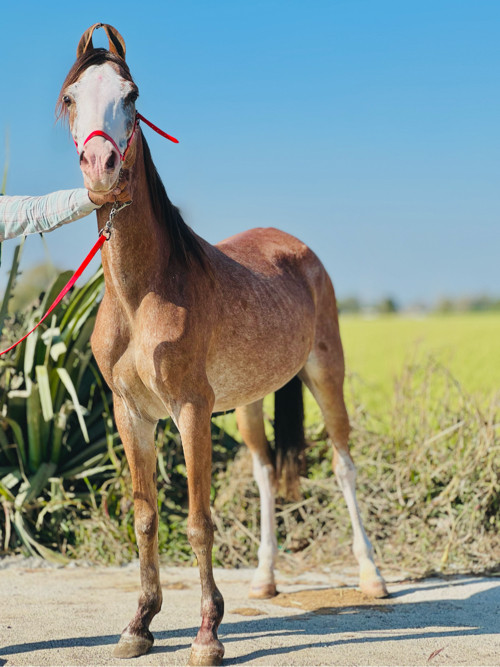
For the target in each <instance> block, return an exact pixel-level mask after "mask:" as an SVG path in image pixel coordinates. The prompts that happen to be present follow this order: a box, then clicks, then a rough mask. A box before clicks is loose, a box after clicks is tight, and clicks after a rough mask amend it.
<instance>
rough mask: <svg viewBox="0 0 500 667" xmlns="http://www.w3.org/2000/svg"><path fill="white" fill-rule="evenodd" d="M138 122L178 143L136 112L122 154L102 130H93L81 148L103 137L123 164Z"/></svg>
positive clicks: (114, 142) (113, 141) (111, 138)
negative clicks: (132, 126) (115, 151)
mask: <svg viewBox="0 0 500 667" xmlns="http://www.w3.org/2000/svg"><path fill="white" fill-rule="evenodd" d="M140 120H143V121H144V122H145V123H146V125H149V127H150V128H151V129H152V130H154V131H155V132H156V133H157V134H159V135H161V136H162V137H165V139H169V140H170V141H173V142H174V144H178V143H179V141H178V140H177V139H176V138H175V137H172V136H171V135H170V134H167V133H166V132H164V131H163V130H160V128H159V127H156V125H153V123H152V122H151V121H150V120H148V119H147V118H144V116H143V115H142V114H140V113H139V112H138V111H136V113H135V123H134V129H133V130H132V133H131V135H130V137H129V138H128V139H127V145H126V147H125V150H124V151H123V153H122V152H121V150H120V149H119V148H118V144H117V143H116V141H115V140H114V139H113V137H110V136H109V134H107V133H106V132H103V131H102V130H94V132H91V133H90V134H89V136H88V137H87V138H86V139H85V141H84V142H83V147H84V148H85V144H87V142H89V141H90V140H91V139H92V137H104V138H105V139H107V140H108V141H110V142H111V143H112V144H113V146H114V147H115V148H116V150H117V152H118V155H119V156H120V160H121V161H122V162H123V161H124V160H125V156H126V155H127V152H128V149H129V148H130V144H131V143H132V139H133V138H134V134H135V131H136V130H137V128H138V126H139V121H140ZM73 141H74V142H75V146H76V151H77V153H78V154H79V151H78V144H77V143H76V141H75V139H73Z"/></svg>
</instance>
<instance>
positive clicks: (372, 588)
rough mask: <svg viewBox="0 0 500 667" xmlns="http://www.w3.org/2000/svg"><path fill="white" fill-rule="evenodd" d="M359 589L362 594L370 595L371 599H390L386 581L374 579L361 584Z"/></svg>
mask: <svg viewBox="0 0 500 667" xmlns="http://www.w3.org/2000/svg"><path fill="white" fill-rule="evenodd" d="M359 587H360V588H361V592H362V593H364V594H365V595H369V596H370V597H371V598H387V597H389V592H388V590H387V586H386V585H385V581H384V580H383V579H382V578H380V579H372V580H370V581H362V582H360V585H359Z"/></svg>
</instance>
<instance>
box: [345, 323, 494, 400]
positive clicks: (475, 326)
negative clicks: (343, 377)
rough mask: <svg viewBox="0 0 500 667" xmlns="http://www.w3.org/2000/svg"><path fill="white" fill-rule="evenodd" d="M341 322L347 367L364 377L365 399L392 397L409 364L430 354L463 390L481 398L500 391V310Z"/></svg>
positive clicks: (350, 372) (428, 356) (420, 360)
mask: <svg viewBox="0 0 500 667" xmlns="http://www.w3.org/2000/svg"><path fill="white" fill-rule="evenodd" d="M340 327H341V334H342V341H343V345H344V351H345V358H346V368H347V372H348V374H355V375H356V376H359V378H360V379H361V381H362V384H363V386H364V388H363V394H364V399H365V400H367V401H368V403H369V404H370V405H371V406H373V407H376V406H378V405H380V404H381V403H382V402H383V401H385V400H387V399H390V397H391V395H392V392H393V389H394V380H395V379H396V378H397V377H398V376H399V375H400V374H401V372H402V370H403V368H404V366H405V365H406V364H409V363H411V364H414V363H419V362H425V361H426V360H428V359H429V358H432V359H434V360H436V361H438V362H440V363H442V364H443V365H444V366H446V367H447V368H448V369H449V370H450V372H451V373H452V375H453V376H454V377H455V379H456V380H457V381H458V382H459V383H460V384H461V386H462V388H463V390H464V391H466V392H467V393H473V394H475V395H477V396H478V398H479V399H480V400H482V399H488V398H490V397H491V396H492V395H493V394H494V393H495V392H498V391H500V314H498V313H470V314H453V315H430V316H427V317H421V318H416V317H404V316H399V315H393V316H390V315H389V316H383V317H376V318H372V319H368V318H363V317H356V316H343V317H341V319H340ZM370 395H371V396H370Z"/></svg>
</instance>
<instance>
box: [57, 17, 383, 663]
mask: <svg viewBox="0 0 500 667" xmlns="http://www.w3.org/2000/svg"><path fill="white" fill-rule="evenodd" d="M96 27H104V28H105V30H106V32H107V34H108V38H109V51H108V50H105V49H94V47H93V44H92V32H93V30H94V29H95V28H96ZM137 95H138V90H137V87H136V85H135V84H134V82H133V80H132V77H131V75H130V72H129V69H128V67H127V65H126V63H125V45H124V42H123V39H122V37H121V36H120V34H119V33H118V32H117V31H116V30H115V29H114V28H112V27H111V26H108V25H104V26H102V24H96V25H95V26H92V27H91V28H89V29H88V30H87V31H86V33H85V34H84V35H83V37H82V39H81V41H80V44H79V46H78V49H77V61H76V62H75V64H74V66H73V68H72V69H71V71H70V72H69V74H68V76H67V78H66V81H65V82H64V84H63V87H62V90H61V94H60V98H59V111H60V113H61V114H62V115H66V116H68V117H69V122H70V128H71V132H72V134H73V138H74V140H75V143H76V145H77V148H78V150H79V152H80V164H81V169H82V172H83V175H84V182H85V185H86V187H88V188H89V189H90V190H94V191H99V192H106V191H109V190H110V189H111V188H112V187H113V186H114V184H115V183H116V182H117V180H118V178H119V176H120V173H121V172H122V173H126V174H127V176H128V179H129V182H130V188H131V191H132V193H133V203H132V204H131V205H130V206H128V207H127V208H126V209H124V210H123V211H120V212H119V213H118V214H117V216H116V219H115V221H114V224H113V228H112V232H111V237H110V239H109V241H108V242H107V243H105V244H104V246H103V249H102V264H103V267H104V276H105V285H106V287H105V295H104V298H103V301H102V305H101V307H100V310H99V315H98V318H97V322H96V326H95V331H94V334H93V337H92V348H93V351H94V354H95V357H96V359H97V362H98V364H99V367H100V368H101V371H102V373H103V375H104V377H105V379H106V381H107V382H108V384H109V386H110V387H111V389H112V391H113V397H114V412H115V418H116V424H117V427H118V431H119V433H120V436H121V438H122V441H123V445H124V447H125V451H126V455H127V459H128V463H129V465H130V470H131V474H132V482H133V490H134V505H135V531H136V535H137V543H138V547H139V557H140V568H141V585H142V594H141V596H140V599H139V606H138V609H137V612H136V614H135V616H134V617H133V619H132V620H131V621H130V623H129V625H128V626H127V628H125V630H124V631H123V633H122V635H121V638H120V641H119V643H118V645H117V646H116V647H115V651H114V654H115V656H117V657H127V658H128V657H132V656H137V655H140V654H142V653H145V652H146V651H147V650H148V649H149V648H150V647H151V645H152V644H153V636H152V634H151V633H150V631H149V624H150V622H151V619H152V618H153V616H154V615H155V614H157V613H158V612H159V611H160V607H161V603H162V591H161V586H160V580H159V562H158V542H157V529H158V512H157V499H156V454H155V446H154V434H155V427H156V424H157V421H158V420H159V419H161V418H164V417H167V416H170V417H171V418H172V419H173V421H174V422H175V424H176V425H177V427H178V429H179V431H180V434H181V438H182V445H183V450H184V456H185V461H186V468H187V478H188V489H189V518H188V538H189V541H190V544H191V546H192V548H193V550H194V553H195V555H196V558H197V561H198V565H199V569H200V578H201V589H202V599H201V616H202V621H201V627H200V630H199V632H198V634H197V637H196V639H195V640H194V643H193V646H192V650H191V658H190V662H191V664H196V665H202V664H220V662H221V660H222V656H223V653H224V648H223V646H222V644H221V643H220V641H219V640H218V637H217V629H218V626H219V624H220V622H221V620H222V616H223V599H222V596H221V594H220V592H219V590H218V589H217V587H216V585H215V581H214V578H213V573H212V563H211V557H212V544H213V526H212V520H211V515H210V484H211V449H212V443H211V432H210V419H211V415H212V413H213V412H214V411H224V410H229V409H230V408H236V413H237V421H238V426H239V429H240V431H241V434H242V437H243V439H244V441H245V443H246V444H247V445H248V447H249V448H250V451H251V452H252V456H253V463H254V474H255V479H256V481H257V484H258V487H259V492H260V496H261V504H262V510H261V532H262V535H261V546H260V548H259V552H258V557H259V564H258V568H257V571H256V573H255V577H254V579H253V582H252V586H251V591H250V595H251V596H252V597H269V596H271V595H274V594H275V593H276V588H275V583H274V573H273V568H274V563H275V558H276V550H277V547H276V537H275V525H274V516H273V510H274V494H275V484H276V481H277V473H276V467H275V461H274V456H273V454H272V452H271V450H270V447H269V444H268V442H267V440H266V436H265V434H264V425H263V414H262V399H263V397H264V396H265V395H266V394H269V393H271V392H275V391H277V390H280V392H278V394H279V395H281V396H282V400H281V401H278V405H277V413H280V409H279V406H280V405H281V404H282V403H285V404H286V402H287V401H288V400H289V399H293V400H295V403H294V405H295V406H296V407H294V408H293V410H292V412H290V411H289V415H291V417H292V418H293V417H294V416H295V420H293V419H292V421H291V422H290V423H293V421H295V423H297V422H298V420H297V415H299V414H300V413H299V412H298V411H297V410H298V407H297V406H300V400H301V393H300V392H301V383H300V381H299V380H297V379H295V378H297V376H298V378H300V380H301V381H302V382H304V383H305V384H306V385H307V386H308V387H309V388H310V390H311V392H312V393H313V395H314V396H315V398H316V400H317V401H318V403H319V406H320V408H321V410H322V413H323V415H324V419H325V423H326V427H327V429H328V433H329V435H330V438H331V440H332V443H333V450H334V463H333V467H334V471H335V474H336V476H337V479H338V481H339V483H340V486H341V488H342V491H343V493H344V496H345V499H346V502H347V506H348V508H349V513H350V517H351V520H352V524H353V529H354V554H355V556H356V558H357V560H358V561H359V565H360V585H361V589H362V590H363V591H365V592H366V593H369V594H370V595H373V596H384V595H386V594H387V591H386V587H385V584H384V581H383V579H382V577H381V576H380V574H379V572H378V570H377V568H376V566H375V564H374V561H373V550H372V547H371V545H370V542H369V541H368V538H367V537H366V534H365V531H364V529H363V526H362V522H361V518H360V514H359V510H358V506H357V503H356V498H355V490H354V484H355V475H356V473H355V468H354V465H353V462H352V460H351V457H350V454H349V449H348V434H349V421H348V417H347V413H346V409H345V405H344V399H343V380H344V360H343V353H342V345H341V341H340V335H339V325H338V319H337V308H336V302H335V294H334V291H333V287H332V283H331V281H330V278H329V277H328V275H327V273H326V271H325V269H324V268H323V266H322V264H321V262H320V261H319V260H318V258H317V257H316V256H315V255H314V253H313V252H312V251H311V250H310V249H309V248H308V247H306V246H305V245H304V244H303V243H301V242H300V241H298V240H297V239H296V238H293V237H292V236H289V235H288V234H285V233H284V232H281V231H278V230H277V229H252V230H250V231H247V232H244V233H241V234H238V235H236V236H234V237H232V238H229V239H227V240H226V241H223V242H222V243H219V244H218V245H216V246H213V245H210V244H209V243H207V242H206V241H204V240H203V239H201V238H200V237H198V236H197V235H196V234H194V233H193V232H192V231H191V229H189V227H188V226H187V225H186V224H185V223H184V221H183V220H182V218H181V216H180V214H179V211H178V210H177V209H176V208H175V207H174V206H173V205H172V204H171V202H170V201H169V199H168V197H167V195H166V192H165V189H164V187H163V184H162V182H161V180H160V178H159V176H158V173H157V171H156V169H155V167H154V165H153V162H152V160H151V155H150V152H149V148H148V146H147V143H146V141H145V139H144V137H143V135H142V132H141V130H140V128H139V127H138V121H137V116H136V110H135V100H136V98H137ZM109 213H110V207H109V205H108V206H103V207H102V208H101V209H100V210H99V211H98V213H97V218H98V222H99V227H100V228H102V227H103V226H104V225H105V223H106V220H107V219H108V217H109ZM281 388H283V389H281ZM279 421H280V417H279V414H277V415H276V422H277V424H278V422H279ZM277 430H279V429H277ZM277 440H279V438H278V436H277ZM288 444H289V445H292V444H293V443H292V442H291V441H290V442H289V443H288ZM291 451H292V454H291V455H290V453H288V454H284V455H283V456H281V457H279V458H281V459H283V461H284V463H283V465H285V464H286V462H287V460H288V462H290V461H291V463H292V464H294V463H295V465H296V464H297V457H298V454H297V453H295V454H294V453H293V452H294V450H293V449H292V450H291Z"/></svg>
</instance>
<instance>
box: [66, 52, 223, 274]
mask: <svg viewBox="0 0 500 667" xmlns="http://www.w3.org/2000/svg"><path fill="white" fill-rule="evenodd" d="M104 63H112V64H114V65H115V66H117V68H118V71H119V74H120V76H121V77H122V78H124V79H125V80H127V81H130V82H131V83H132V84H134V86H135V82H134V80H133V78H132V75H131V74H130V70H129V68H128V65H127V63H126V62H125V61H124V60H123V59H122V58H120V57H119V56H117V55H115V54H114V53H111V52H110V51H108V50H107V49H103V48H97V49H91V50H89V51H86V52H85V53H83V54H82V55H81V56H80V57H79V58H78V59H77V60H76V62H75V63H74V65H73V67H72V68H71V69H70V71H69V72H68V74H67V76H66V79H65V80H64V83H63V85H62V87H61V91H60V93H59V96H58V99H57V105H56V119H57V120H59V119H62V120H66V121H67V120H68V119H69V111H68V108H67V106H66V105H65V104H64V102H63V95H64V91H65V90H66V88H67V87H68V86H70V85H71V84H73V83H75V82H76V81H78V79H79V78H80V76H81V75H82V74H83V72H85V70H86V69H88V68H89V67H92V66H93V65H103V64H104ZM141 136H142V146H143V159H144V167H145V171H146V179H147V183H148V188H149V196H150V199H151V203H152V206H153V212H154V215H155V217H156V219H157V220H158V222H159V223H160V224H163V225H165V227H166V229H167V231H168V234H169V237H170V243H171V249H172V256H174V257H176V258H178V259H179V260H180V261H181V262H182V263H183V264H184V265H185V266H189V265H191V262H192V259H193V258H194V259H196V260H197V261H198V262H199V264H200V265H201V266H202V267H203V268H204V269H205V271H207V273H209V274H211V271H210V266H209V261H208V257H207V255H206V252H205V249H204V248H203V246H202V244H201V240H200V238H199V236H197V235H196V234H195V233H194V232H193V230H192V229H191V228H190V227H189V226H188V225H187V224H186V223H185V222H184V220H183V219H182V216H181V214H180V211H179V209H178V208H177V207H176V206H174V205H173V204H172V202H171V201H170V199H169V198H168V196H167V192H166V190H165V186H164V185H163V182H162V180H161V177H160V175H159V174H158V171H157V169H156V167H155V165H154V162H153V159H152V157H151V151H150V150H149V146H148V144H147V141H146V139H145V137H144V134H142V133H141Z"/></svg>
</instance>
